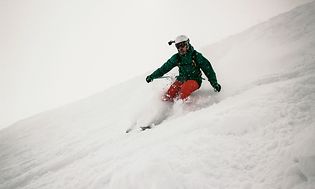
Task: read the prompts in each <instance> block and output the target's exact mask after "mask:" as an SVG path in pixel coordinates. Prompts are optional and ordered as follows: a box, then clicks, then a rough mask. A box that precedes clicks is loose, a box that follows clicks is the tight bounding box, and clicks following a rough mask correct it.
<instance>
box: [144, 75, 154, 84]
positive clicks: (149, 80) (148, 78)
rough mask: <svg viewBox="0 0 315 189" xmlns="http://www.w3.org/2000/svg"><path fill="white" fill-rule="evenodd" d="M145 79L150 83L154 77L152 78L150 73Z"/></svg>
mask: <svg viewBox="0 0 315 189" xmlns="http://www.w3.org/2000/svg"><path fill="white" fill-rule="evenodd" d="M145 80H146V81H147V83H150V82H152V81H153V78H152V76H151V75H149V76H147V77H146V78H145Z"/></svg>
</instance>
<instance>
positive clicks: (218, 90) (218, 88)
mask: <svg viewBox="0 0 315 189" xmlns="http://www.w3.org/2000/svg"><path fill="white" fill-rule="evenodd" d="M212 87H213V88H214V91H215V92H220V91H221V85H220V84H219V83H215V84H214V85H213V86H212Z"/></svg>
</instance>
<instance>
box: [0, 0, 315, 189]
mask: <svg viewBox="0 0 315 189" xmlns="http://www.w3.org/2000/svg"><path fill="white" fill-rule="evenodd" d="M314 31H315V2H312V3H309V4H306V5H304V6H301V7H298V8H296V9H294V10H292V11H290V12H288V13H285V14H282V15H280V16H278V17H275V18H273V19H271V20H269V21H268V22H265V23H263V24H260V25H258V26H255V27H253V28H251V29H249V30H247V31H245V32H243V33H241V34H237V35H235V36H232V37H230V38H229V39H226V40H225V41H222V42H220V43H218V44H215V45H212V46H209V47H207V48H206V50H205V52H207V53H205V54H206V55H207V57H209V59H210V61H211V62H212V64H213V66H214V68H215V70H216V72H217V75H218V79H219V81H220V82H221V84H222V86H223V91H222V92H221V93H214V92H213V91H212V89H211V87H210V85H209V84H208V83H207V82H204V83H203V86H202V88H201V89H200V90H199V91H198V92H196V93H195V94H193V95H192V97H191V99H190V102H189V103H186V104H185V103H182V102H176V103H175V104H174V105H169V104H164V103H162V102H160V101H159V96H160V95H161V94H162V92H163V90H165V89H166V87H167V84H169V83H170V81H168V80H155V81H154V82H153V83H152V84H146V83H145V81H144V78H145V75H143V76H140V77H138V78H135V79H133V80H131V81H129V82H127V83H123V84H121V85H119V86H116V87H114V88H111V89H109V90H106V91H104V92H103V93H100V94H97V95H95V96H92V97H90V98H87V99H85V100H82V101H79V102H77V103H74V104H70V105H67V106H64V107H61V108H59V109H56V110H52V111H49V112H44V113H42V114H39V115H36V116H33V117H31V118H29V119H26V120H22V121H20V122H18V123H16V124H14V125H12V126H10V127H8V128H6V129H4V130H2V131H0V188H1V189H2V188H3V189H4V188H6V189H7V188H10V189H14V188H25V189H26V188H32V189H33V188H41V189H43V188H49V189H51V188H67V189H72V188H73V189H80V188H82V189H83V188H84V189H85V188H91V189H98V188H112V189H117V188H134V189H139V188H146V189H148V188H164V189H165V188H170V189H173V188H224V189H228V188H229V189H232V188H233V189H235V188H242V189H243V188H244V189H251V188H252V189H272V188H277V189H278V188H282V189H288V188H294V189H305V188H308V189H313V188H315V148H314V146H313V145H314V144H315V120H314V119H315V107H314V102H315V38H314V37H313V36H314V34H315V32H314ZM166 112H167V113H168V114H169V115H168V117H167V116H166V115H165V113H166ZM154 117H161V119H162V118H166V120H165V121H163V122H162V123H161V124H160V125H159V126H157V127H155V128H153V129H152V130H147V131H144V132H138V131H137V130H134V131H133V132H131V133H128V134H126V133H125V130H126V129H127V128H128V127H130V126H131V125H132V124H133V123H134V122H135V121H138V124H144V123H145V122H148V121H149V120H150V119H152V118H154Z"/></svg>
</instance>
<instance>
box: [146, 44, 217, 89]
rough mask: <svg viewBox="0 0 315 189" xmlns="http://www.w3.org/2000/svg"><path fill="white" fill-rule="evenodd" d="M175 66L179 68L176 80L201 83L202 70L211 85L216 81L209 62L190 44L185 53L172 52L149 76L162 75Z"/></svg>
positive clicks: (154, 77)
mask: <svg viewBox="0 0 315 189" xmlns="http://www.w3.org/2000/svg"><path fill="white" fill-rule="evenodd" d="M193 57H194V58H193ZM193 60H194V61H193ZM176 66H178V70H179V75H178V76H176V79H177V80H178V81H182V82H184V81H187V80H195V81H197V82H198V84H199V86H200V85H201V83H202V77H201V76H202V73H201V70H202V71H203V73H204V74H205V75H206V76H207V78H208V80H209V81H210V83H211V85H212V86H214V85H215V84H216V83H217V78H216V74H215V72H214V70H213V68H212V66H211V64H210V62H209V61H208V60H207V59H206V58H205V57H204V56H202V54H201V53H199V52H197V51H196V50H194V48H193V47H192V46H191V45H190V47H189V50H188V52H187V53H186V54H185V55H180V54H179V53H176V54H174V55H173V56H172V57H171V58H170V59H169V60H167V62H166V63H164V64H163V65H162V66H161V67H160V68H158V69H157V70H155V71H154V72H153V73H152V74H151V75H150V77H151V78H152V79H156V78H159V77H162V76H163V75H164V74H166V73H167V72H169V71H170V70H172V69H173V68H174V67H176Z"/></svg>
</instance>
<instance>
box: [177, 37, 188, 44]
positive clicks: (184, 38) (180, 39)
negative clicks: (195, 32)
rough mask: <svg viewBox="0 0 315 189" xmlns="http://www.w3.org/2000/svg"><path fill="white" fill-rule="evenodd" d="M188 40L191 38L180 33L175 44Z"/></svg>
mask: <svg viewBox="0 0 315 189" xmlns="http://www.w3.org/2000/svg"><path fill="white" fill-rule="evenodd" d="M184 41H187V42H189V38H188V37H187V36H186V35H179V36H177V37H176V38H175V44H177V43H180V42H184Z"/></svg>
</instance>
